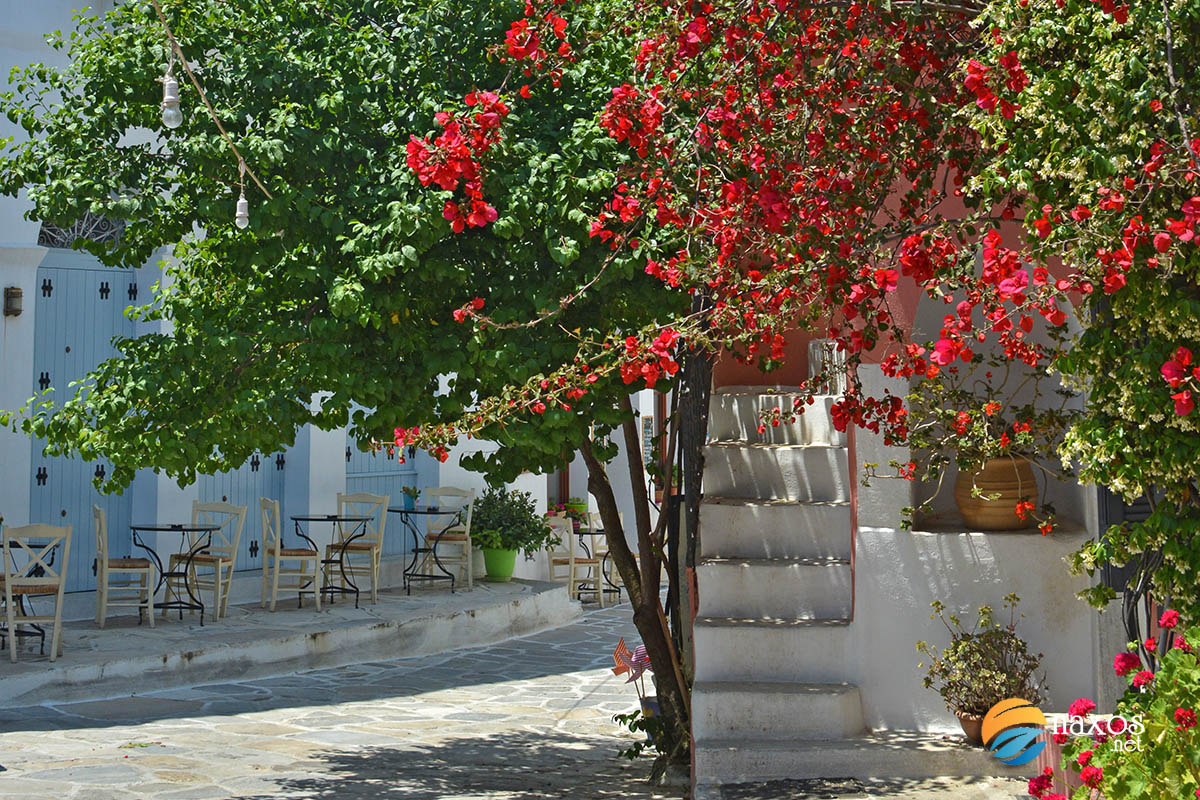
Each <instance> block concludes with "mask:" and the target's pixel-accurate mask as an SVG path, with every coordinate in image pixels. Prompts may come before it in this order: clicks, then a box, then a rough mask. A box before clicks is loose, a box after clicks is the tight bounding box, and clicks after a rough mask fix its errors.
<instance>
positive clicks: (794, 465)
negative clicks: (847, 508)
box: [704, 442, 850, 503]
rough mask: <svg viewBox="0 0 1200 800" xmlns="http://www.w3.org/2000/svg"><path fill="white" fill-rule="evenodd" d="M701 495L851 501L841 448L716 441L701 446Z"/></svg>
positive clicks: (844, 450) (810, 500)
mask: <svg viewBox="0 0 1200 800" xmlns="http://www.w3.org/2000/svg"><path fill="white" fill-rule="evenodd" d="M704 458H705V464H704V495H705V496H706V497H732V498H745V499H753V500H789V501H791V502H795V503H811V502H834V503H844V502H848V501H849V500H850V467H849V463H848V462H849V460H848V457H847V450H846V448H845V447H835V446H831V445H784V444H745V443H740V442H715V443H711V444H708V445H706V446H705V448H704Z"/></svg>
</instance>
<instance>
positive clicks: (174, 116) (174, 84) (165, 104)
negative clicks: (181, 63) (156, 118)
mask: <svg viewBox="0 0 1200 800" xmlns="http://www.w3.org/2000/svg"><path fill="white" fill-rule="evenodd" d="M162 121H163V125H166V126H167V127H168V128H178V127H179V126H180V125H182V124H183V112H182V111H180V110H179V81H177V80H175V76H174V75H172V74H171V70H170V68H168V69H167V74H166V75H165V76H163V100H162Z"/></svg>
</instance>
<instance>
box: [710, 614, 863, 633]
mask: <svg viewBox="0 0 1200 800" xmlns="http://www.w3.org/2000/svg"><path fill="white" fill-rule="evenodd" d="M853 621H854V620H851V619H846V618H845V617H817V618H804V617H726V616H719V615H713V614H706V615H697V617H696V618H695V620H693V625H694V626H695V627H701V628H756V629H758V628H761V629H763V630H789V629H792V628H838V629H840V628H848V627H850V624H851V623H852V622H853Z"/></svg>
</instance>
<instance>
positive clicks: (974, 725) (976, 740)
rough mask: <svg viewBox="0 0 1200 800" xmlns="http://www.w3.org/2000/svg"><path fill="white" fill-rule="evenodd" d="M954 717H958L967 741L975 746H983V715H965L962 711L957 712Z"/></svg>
mask: <svg viewBox="0 0 1200 800" xmlns="http://www.w3.org/2000/svg"><path fill="white" fill-rule="evenodd" d="M954 716H956V717H958V724H959V725H961V726H962V729H963V733H964V734H966V736H967V741H968V742H970V743H971V744H974V745H980V746H982V745H983V715H982V714H964V713H963V712H961V711H955V712H954Z"/></svg>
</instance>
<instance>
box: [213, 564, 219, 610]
mask: <svg viewBox="0 0 1200 800" xmlns="http://www.w3.org/2000/svg"><path fill="white" fill-rule="evenodd" d="M212 612H213V614H212V618H213V621H214V622H215V621H216V620H219V619H220V618H221V562H219V561H218V562H217V568H216V569H214V570H213V604H212Z"/></svg>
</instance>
